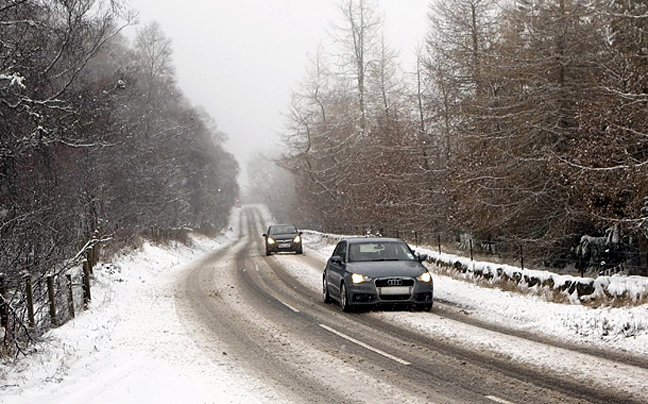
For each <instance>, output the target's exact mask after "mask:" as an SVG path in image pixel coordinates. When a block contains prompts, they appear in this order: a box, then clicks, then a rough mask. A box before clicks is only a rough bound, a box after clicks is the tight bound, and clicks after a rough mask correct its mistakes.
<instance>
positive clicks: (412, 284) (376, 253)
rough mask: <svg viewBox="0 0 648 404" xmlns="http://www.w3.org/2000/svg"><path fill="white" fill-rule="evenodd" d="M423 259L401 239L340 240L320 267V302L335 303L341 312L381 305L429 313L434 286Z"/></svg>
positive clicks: (424, 256)
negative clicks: (324, 264) (321, 290)
mask: <svg viewBox="0 0 648 404" xmlns="http://www.w3.org/2000/svg"><path fill="white" fill-rule="evenodd" d="M425 259H427V256H426V255H424V254H422V255H417V254H415V253H414V251H412V249H411V248H410V247H409V246H408V245H407V243H405V242H404V241H403V240H401V239H395V238H382V237H381V238H360V237H358V238H348V239H344V240H341V241H340V242H339V243H338V244H337V245H336V247H335V250H334V251H333V254H332V255H331V257H330V258H329V259H328V261H327V263H326V268H324V275H323V277H322V285H323V299H324V302H325V303H331V302H333V301H335V300H336V301H338V302H339V304H340V307H341V308H342V310H343V311H350V310H351V309H352V308H354V307H365V308H371V307H375V306H381V305H389V306H395V305H404V306H409V307H415V308H420V309H423V310H430V309H432V303H433V301H432V299H433V289H434V285H433V281H432V275H430V273H429V272H428V270H427V268H426V267H425V266H424V265H423V264H422V263H421V262H422V261H424V260H425Z"/></svg>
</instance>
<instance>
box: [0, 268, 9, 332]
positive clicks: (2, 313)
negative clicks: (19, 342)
mask: <svg viewBox="0 0 648 404" xmlns="http://www.w3.org/2000/svg"><path fill="white" fill-rule="evenodd" d="M5 296H7V289H6V287H5V276H4V274H0V299H2V300H0V327H3V328H4V329H5V330H6V329H7V325H8V324H9V308H8V307H7V305H8V304H9V303H7V298H6V297H5Z"/></svg>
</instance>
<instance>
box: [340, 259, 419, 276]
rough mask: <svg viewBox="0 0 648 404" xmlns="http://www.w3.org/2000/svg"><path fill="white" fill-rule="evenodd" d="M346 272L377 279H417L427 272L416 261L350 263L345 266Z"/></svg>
mask: <svg viewBox="0 0 648 404" xmlns="http://www.w3.org/2000/svg"><path fill="white" fill-rule="evenodd" d="M346 269H347V271H348V272H354V273H358V274H362V275H367V276H371V277H372V278H379V277H383V276H408V277H412V278H414V277H417V276H419V275H420V274H422V273H423V272H425V271H427V268H425V267H424V266H423V265H422V264H421V263H419V262H417V261H363V262H350V263H348V264H347V266H346Z"/></svg>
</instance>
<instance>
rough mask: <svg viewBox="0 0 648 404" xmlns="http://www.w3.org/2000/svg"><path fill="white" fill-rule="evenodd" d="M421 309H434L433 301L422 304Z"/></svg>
mask: <svg viewBox="0 0 648 404" xmlns="http://www.w3.org/2000/svg"><path fill="white" fill-rule="evenodd" d="M421 310H423V311H430V310H432V303H424V304H422V305H421Z"/></svg>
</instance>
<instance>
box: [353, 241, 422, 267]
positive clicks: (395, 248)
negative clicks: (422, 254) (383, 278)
mask: <svg viewBox="0 0 648 404" xmlns="http://www.w3.org/2000/svg"><path fill="white" fill-rule="evenodd" d="M414 259H415V258H414V254H412V251H411V250H410V248H409V247H408V246H407V244H405V243H399V242H382V241H380V242H366V243H354V244H351V246H350V247H349V262H360V261H414Z"/></svg>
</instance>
